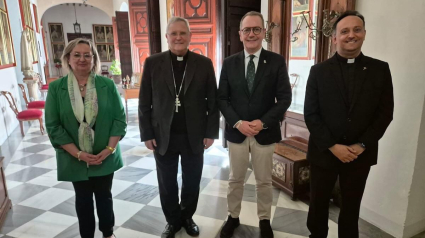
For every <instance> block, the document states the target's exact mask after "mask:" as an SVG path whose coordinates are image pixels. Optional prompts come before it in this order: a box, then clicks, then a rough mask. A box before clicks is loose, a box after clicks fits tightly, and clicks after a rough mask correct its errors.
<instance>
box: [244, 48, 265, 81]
mask: <svg viewBox="0 0 425 238" xmlns="http://www.w3.org/2000/svg"><path fill="white" fill-rule="evenodd" d="M262 49H263V48H261V49H259V50H258V51H257V52H255V53H254V55H255V57H254V59H253V60H252V61H254V65H255V72H257V68H258V61H259V60H260V54H261V50H262ZM244 53H245V78H246V71H247V70H248V63H249V60H250V58H249V56H250V54H249V53H248V52H247V51H246V50H244Z"/></svg>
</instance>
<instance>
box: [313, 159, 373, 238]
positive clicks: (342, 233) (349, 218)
mask: <svg viewBox="0 0 425 238" xmlns="http://www.w3.org/2000/svg"><path fill="white" fill-rule="evenodd" d="M369 171H370V167H369V166H367V167H361V168H355V169H345V168H344V169H338V170H327V169H324V168H322V167H318V166H315V165H311V166H310V190H311V191H310V194H311V195H310V196H311V197H310V208H309V211H308V219H307V227H308V229H309V230H310V233H311V235H310V238H325V237H327V236H328V218H329V200H330V199H331V194H332V190H333V188H334V185H335V182H336V180H337V178H338V176H339V184H340V187H341V198H342V199H341V200H342V202H341V203H342V204H341V209H340V213H339V218H338V237H339V238H358V237H359V225H358V221H359V213H360V204H361V201H362V197H363V192H364V189H365V186H366V180H367V177H368V175H369Z"/></svg>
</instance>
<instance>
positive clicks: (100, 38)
mask: <svg viewBox="0 0 425 238" xmlns="http://www.w3.org/2000/svg"><path fill="white" fill-rule="evenodd" d="M93 36H94V41H95V43H96V44H97V43H114V32H113V30H112V25H95V24H93Z"/></svg>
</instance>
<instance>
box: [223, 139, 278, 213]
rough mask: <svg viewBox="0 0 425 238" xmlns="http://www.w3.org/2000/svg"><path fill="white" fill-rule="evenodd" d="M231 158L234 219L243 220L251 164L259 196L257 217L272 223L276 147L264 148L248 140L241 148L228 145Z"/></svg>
mask: <svg viewBox="0 0 425 238" xmlns="http://www.w3.org/2000/svg"><path fill="white" fill-rule="evenodd" d="M228 145H229V157H230V175H229V187H228V191H227V208H228V211H229V214H230V215H231V216H232V217H233V218H237V217H239V214H240V212H241V202H242V196H243V191H244V183H245V175H246V171H247V169H248V165H249V154H250V152H251V163H252V167H253V170H254V175H255V180H256V186H255V187H256V192H257V214H258V218H259V219H260V220H263V219H267V220H270V217H271V206H272V201H273V194H272V169H273V152H274V148H275V144H274V143H273V144H271V145H260V144H258V143H257V141H256V140H255V138H254V137H247V138H246V139H245V140H244V142H242V143H241V144H236V143H231V142H228Z"/></svg>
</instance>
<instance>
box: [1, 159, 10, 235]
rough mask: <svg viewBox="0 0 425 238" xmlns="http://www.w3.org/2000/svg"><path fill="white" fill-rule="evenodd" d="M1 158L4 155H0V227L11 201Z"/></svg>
mask: <svg viewBox="0 0 425 238" xmlns="http://www.w3.org/2000/svg"><path fill="white" fill-rule="evenodd" d="M3 159H4V157H0V173H1V176H0V227H2V226H3V222H4V220H5V219H6V216H7V213H8V212H9V210H10V208H12V202H11V201H10V199H9V193H8V192H7V186H6V179H5V176H4V167H3Z"/></svg>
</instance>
